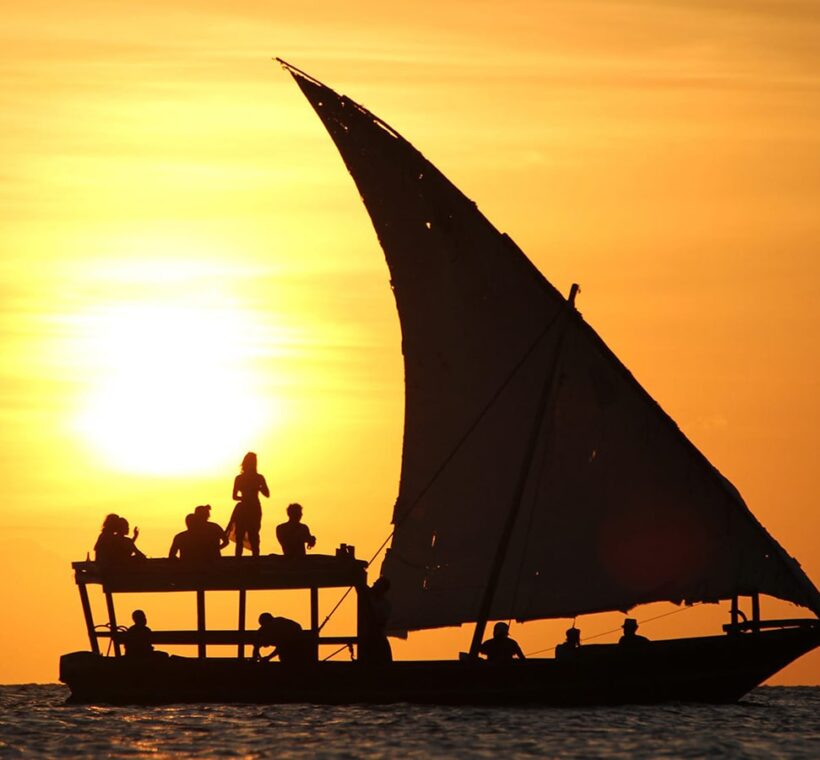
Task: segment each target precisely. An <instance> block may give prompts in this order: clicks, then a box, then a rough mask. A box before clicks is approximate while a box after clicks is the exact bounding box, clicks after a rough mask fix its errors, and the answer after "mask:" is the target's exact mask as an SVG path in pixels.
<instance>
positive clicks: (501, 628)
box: [493, 623, 510, 639]
mask: <svg viewBox="0 0 820 760" xmlns="http://www.w3.org/2000/svg"><path fill="white" fill-rule="evenodd" d="M509 635H510V626H508V625H507V624H506V623H496V624H495V625H494V626H493V638H494V639H506V638H507V636H509Z"/></svg>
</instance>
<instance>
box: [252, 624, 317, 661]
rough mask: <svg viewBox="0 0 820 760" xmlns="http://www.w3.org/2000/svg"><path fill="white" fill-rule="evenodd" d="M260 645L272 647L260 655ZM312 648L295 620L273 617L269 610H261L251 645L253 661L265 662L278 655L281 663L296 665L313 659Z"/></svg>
mask: <svg viewBox="0 0 820 760" xmlns="http://www.w3.org/2000/svg"><path fill="white" fill-rule="evenodd" d="M262 647H274V649H273V651H272V652H271V653H270V654H267V655H262V654H261V652H260V650H261V648H262ZM312 649H313V648H312V647H311V642H310V639H309V637H308V635H307V634H306V633H305V631H303V630H302V626H301V625H299V623H297V622H296V621H295V620H289V619H288V618H283V617H274V616H273V615H271V614H270V613H269V612H263V613H262V614H261V615H260V616H259V630H258V631H257V632H256V642H255V643H254V645H253V660H254V661H255V662H263V661H264V662H267V661H268V660H271V659H272V658H274V657H277V656H278V657H279V661H280V662H281V663H284V664H287V665H298V664H300V663H306V662H311V661H313V660H315V653H314V652H313V651H312Z"/></svg>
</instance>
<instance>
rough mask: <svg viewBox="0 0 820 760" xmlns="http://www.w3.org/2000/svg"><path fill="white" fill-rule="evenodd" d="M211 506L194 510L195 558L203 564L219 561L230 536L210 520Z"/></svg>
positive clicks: (193, 537) (206, 505)
mask: <svg viewBox="0 0 820 760" xmlns="http://www.w3.org/2000/svg"><path fill="white" fill-rule="evenodd" d="M210 516H211V505H210V504H202V505H200V506H198V507H197V508H196V509H194V524H193V526H192V527H191V536H192V545H193V551H194V556H195V558H196V559H198V560H202V561H203V562H205V561H209V560H214V559H219V557H220V556H221V555H222V547H224V546H227V545H228V536H227V535H226V534H225V531H224V530H222V528H220V527H219V526H218V525H217V524H216V523H215V522H211V521H210V520H209V518H210Z"/></svg>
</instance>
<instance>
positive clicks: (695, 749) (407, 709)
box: [0, 685, 820, 760]
mask: <svg viewBox="0 0 820 760" xmlns="http://www.w3.org/2000/svg"><path fill="white" fill-rule="evenodd" d="M67 696H68V691H67V690H66V689H65V688H63V687H62V686H56V685H26V686H0V757H3V758H5V757H91V758H93V757H112V758H117V757H127V758H142V757H146V758H148V757H150V758H172V757H173V758H177V757H197V758H199V757H203V758H205V757H248V758H253V757H311V758H313V757H318V758H336V757H340V758H341V757H350V758H359V757H362V758H428V757H442V758H444V757H454V758H455V757H457V758H494V760H496V759H501V758H504V759H506V758H511V757H513V758H514V757H578V758H581V757H583V758H588V757H603V758H660V757H709V758H715V757H733V758H734V757H738V758H740V757H744V758H745V757H748V758H793V757H800V758H812V759H813V760H817V759H818V758H820V687H761V688H759V689H755V690H754V691H753V692H751V694H749V695H748V696H747V697H746V698H744V699H743V700H742V701H741V702H740V703H739V704H737V705H729V706H711V705H682V704H672V705H665V706H661V707H618V708H586V709H557V708H515V709H512V708H487V707H484V708H475V707H429V706H418V705H405V704H399V705H389V706H383V707H364V706H347V707H325V706H317V705H270V706H265V705H263V706H256V705H254V706H248V705H228V704H225V705H172V706H165V707H107V706H97V707H89V706H76V705H66V704H65V699H66V697H67Z"/></svg>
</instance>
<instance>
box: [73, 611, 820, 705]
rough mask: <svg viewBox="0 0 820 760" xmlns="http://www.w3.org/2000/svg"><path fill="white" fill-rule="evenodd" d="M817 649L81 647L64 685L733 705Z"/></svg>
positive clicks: (137, 693) (767, 644)
mask: <svg viewBox="0 0 820 760" xmlns="http://www.w3.org/2000/svg"><path fill="white" fill-rule="evenodd" d="M818 644H820V630H818V629H817V628H816V627H812V628H806V629H792V630H780V631H766V632H761V633H756V634H745V635H734V636H715V637H705V638H693V639H676V640H670V641H658V642H652V643H651V644H649V645H647V646H646V647H641V648H637V649H631V650H630V649H624V648H623V647H618V646H617V645H596V646H586V647H582V649H581V650H580V651H579V652H578V655H577V656H575V657H572V658H570V659H567V660H553V659H530V660H526V661H515V662H512V663H510V664H504V665H494V664H489V663H486V662H459V661H398V662H394V663H390V664H388V665H384V666H380V667H369V666H365V665H362V664H360V663H357V662H322V663H316V664H313V665H310V666H303V667H294V666H288V665H283V664H281V663H278V662H274V663H255V662H251V661H248V660H239V659H235V658H232V659H228V658H206V659H194V658H186V657H173V656H172V657H161V656H157V657H153V658H151V659H149V660H133V659H129V658H125V657H102V656H100V655H95V654H92V653H90V652H74V653H72V654H67V655H64V656H63V657H62V658H61V660H60V680H61V681H63V682H64V683H66V684H67V685H68V686H69V688H70V689H71V697H70V700H71V701H73V702H79V703H118V704H127V703H134V704H158V703H172V702H252V703H286V702H310V703H320V704H348V703H371V704H386V703H392V702H414V703H427V704H495V705H508V704H543V705H555V706H573V705H603V704H609V705H611V704H626V703H640V704H651V703H660V702H670V701H678V702H712V703H721V702H722V703H726V702H735V701H737V700H738V699H740V698H741V697H742V696H743V695H744V694H746V693H747V692H748V691H750V690H751V689H753V688H754V687H755V686H757V685H759V684H760V683H762V682H763V681H765V680H766V679H767V678H769V677H770V676H772V675H774V674H775V673H776V672H777V671H778V670H780V669H781V668H783V667H784V666H786V665H787V664H788V663H790V662H792V661H793V660H795V659H797V658H798V657H800V656H801V655H802V654H804V653H805V652H808V651H810V650H811V649H813V648H814V647H815V646H817V645H818Z"/></svg>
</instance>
